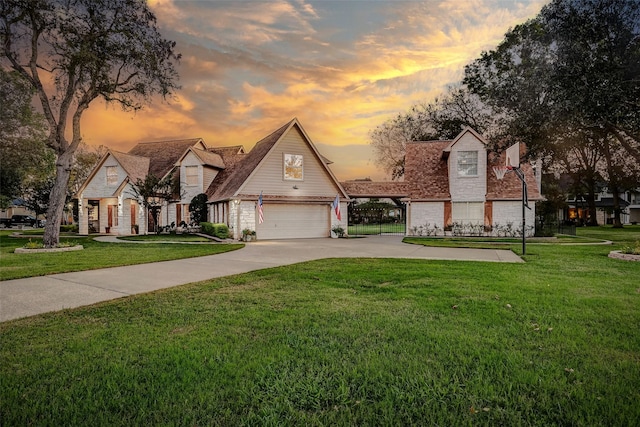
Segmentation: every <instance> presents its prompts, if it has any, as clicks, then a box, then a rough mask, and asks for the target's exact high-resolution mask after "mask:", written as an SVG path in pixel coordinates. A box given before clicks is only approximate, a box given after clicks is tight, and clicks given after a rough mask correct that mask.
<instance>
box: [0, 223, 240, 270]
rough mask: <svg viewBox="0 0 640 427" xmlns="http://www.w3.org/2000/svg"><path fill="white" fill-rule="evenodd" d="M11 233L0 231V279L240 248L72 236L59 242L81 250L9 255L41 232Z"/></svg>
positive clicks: (67, 236)
mask: <svg viewBox="0 0 640 427" xmlns="http://www.w3.org/2000/svg"><path fill="white" fill-rule="evenodd" d="M11 233H12V231H0V280H8V279H19V278H23V277H32V276H42V275H46V274H54V273H66V272H69V271H82V270H92V269H96V268H104V267H116V266H121V265H133V264H143V263H147V262H157V261H168V260H172V259H182V258H193V257H198V256H205V255H213V254H217V253H221V252H227V251H230V250H235V249H239V248H241V247H243V245H241V244H213V243H212V244H203V245H185V244H180V243H176V244H166V243H145V244H144V245H141V244H139V243H101V242H96V241H95V240H93V238H91V237H78V236H77V235H73V234H72V235H62V236H61V238H60V241H61V242H69V243H73V244H79V245H83V246H84V250H82V251H76V252H59V253H44V254H16V253H13V251H14V250H15V249H16V248H18V247H22V246H24V245H25V243H26V242H28V241H29V239H31V240H33V241H36V240H38V239H39V238H41V237H42V232H40V235H37V234H33V235H31V236H30V237H28V238H15V237H11V236H10V234H11ZM154 237H155V236H154ZM201 239H203V238H201ZM203 240H206V239H203Z"/></svg>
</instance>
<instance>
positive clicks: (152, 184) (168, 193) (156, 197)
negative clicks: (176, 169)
mask: <svg viewBox="0 0 640 427" xmlns="http://www.w3.org/2000/svg"><path fill="white" fill-rule="evenodd" d="M174 190H175V185H174V179H173V175H172V174H169V175H168V176H167V177H166V178H164V179H160V178H158V177H156V176H155V175H153V174H149V175H147V176H146V177H145V178H144V179H140V178H138V179H137V180H136V182H134V183H132V184H131V191H132V195H133V196H134V197H135V198H136V199H137V200H138V202H139V203H140V204H141V205H142V206H143V207H144V208H145V209H146V210H147V212H148V213H149V214H151V217H152V218H153V225H154V228H155V230H154V231H155V232H157V233H158V232H160V229H159V228H158V217H159V215H160V210H161V209H162V206H163V205H164V204H165V203H167V202H169V201H170V200H173V199H174V198H175V197H174V196H175V191H174ZM147 218H148V215H147Z"/></svg>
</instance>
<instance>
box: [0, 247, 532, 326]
mask: <svg viewBox="0 0 640 427" xmlns="http://www.w3.org/2000/svg"><path fill="white" fill-rule="evenodd" d="M25 256H28V255H25ZM322 258H414V259H425V260H460V261H487V262H511V263H516V262H523V261H522V259H521V258H520V257H518V256H517V255H516V254H514V253H513V252H511V251H509V250H494V249H460V248H430V247H425V246H420V245H409V244H405V243H402V237H401V236H373V237H367V238H361V239H295V240H268V241H257V242H252V243H249V244H247V245H246V246H245V247H244V248H243V249H240V250H237V251H232V252H226V253H223V254H218V255H210V256H205V257H198V258H189V259H183V260H175V261H165V262H157V263H151V264H139V265H132V266H126V267H114V268H104V269H99V270H91V271H79V272H76V273H62V274H54V275H50V276H43V277H31V278H27V279H17V280H7V281H2V282H0V321H7V320H11V319H17V318H20V317H26V316H33V315H36V314H40V313H46V312H49V311H56V310H63V309H68V308H74V307H80V306H83V305H89V304H94V303H97V302H101V301H107V300H111V299H115V298H121V297H125V296H129V295H134V294H139V293H144V292H150V291H154V290H158V289H164V288H169V287H172V286H178V285H183V284H187V283H192V282H198V281H201V280H207V279H212V278H216V277H223V276H229V275H233V274H240V273H246V272H249V271H254V270H260V269H263V268H270V267H277V266H282V265H289V264H295V263H299V262H304V261H310V260H315V259H322Z"/></svg>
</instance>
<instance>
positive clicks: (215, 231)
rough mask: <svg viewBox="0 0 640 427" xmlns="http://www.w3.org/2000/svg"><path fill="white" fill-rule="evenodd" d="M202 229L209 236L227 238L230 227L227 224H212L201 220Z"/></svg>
mask: <svg viewBox="0 0 640 427" xmlns="http://www.w3.org/2000/svg"><path fill="white" fill-rule="evenodd" d="M200 231H201V232H202V233H204V234H208V235H209V236H214V237H217V238H218V239H226V238H227V237H229V227H227V225H226V224H212V223H210V222H201V223H200Z"/></svg>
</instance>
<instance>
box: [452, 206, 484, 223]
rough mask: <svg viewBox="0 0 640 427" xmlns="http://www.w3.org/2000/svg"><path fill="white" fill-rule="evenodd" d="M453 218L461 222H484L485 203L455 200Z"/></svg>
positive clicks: (454, 220)
mask: <svg viewBox="0 0 640 427" xmlns="http://www.w3.org/2000/svg"><path fill="white" fill-rule="evenodd" d="M451 219H452V220H453V222H457V223H460V224H484V203H483V202H453V203H452V204H451Z"/></svg>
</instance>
